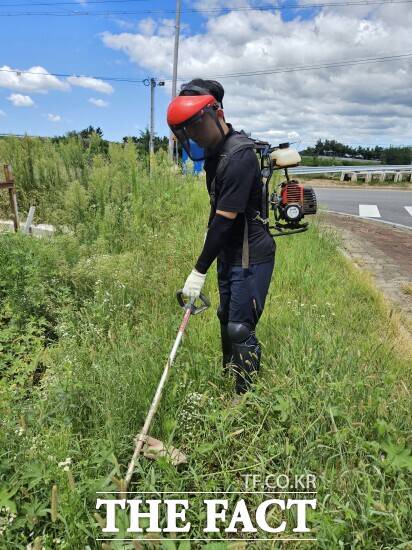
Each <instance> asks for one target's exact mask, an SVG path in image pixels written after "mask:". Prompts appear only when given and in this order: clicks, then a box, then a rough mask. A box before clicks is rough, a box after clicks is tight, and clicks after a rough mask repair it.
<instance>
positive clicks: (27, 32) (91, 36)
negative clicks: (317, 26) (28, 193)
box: [0, 0, 311, 139]
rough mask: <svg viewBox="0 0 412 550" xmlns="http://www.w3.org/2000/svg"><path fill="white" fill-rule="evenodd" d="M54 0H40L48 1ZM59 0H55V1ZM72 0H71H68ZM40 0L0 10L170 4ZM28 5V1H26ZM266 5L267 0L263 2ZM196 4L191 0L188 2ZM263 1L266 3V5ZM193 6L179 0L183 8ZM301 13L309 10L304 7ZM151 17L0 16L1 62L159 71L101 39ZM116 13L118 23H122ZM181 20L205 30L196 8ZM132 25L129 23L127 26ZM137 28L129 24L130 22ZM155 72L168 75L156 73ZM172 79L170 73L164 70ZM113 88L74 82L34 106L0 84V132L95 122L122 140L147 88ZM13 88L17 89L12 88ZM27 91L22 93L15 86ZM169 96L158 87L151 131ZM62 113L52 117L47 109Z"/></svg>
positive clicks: (112, 72) (121, 72)
mask: <svg viewBox="0 0 412 550" xmlns="http://www.w3.org/2000/svg"><path fill="white" fill-rule="evenodd" d="M52 1H53V0H44V2H52ZM60 1H62V0H56V2H60ZM73 1H74V0H73ZM38 2H39V0H32V1H31V2H30V1H28V2H26V1H25V0H15V2H14V3H15V4H18V3H27V4H28V6H27V7H26V6H21V7H18V8H17V7H14V8H12V7H6V6H4V7H2V6H1V5H2V4H10V3H11V2H10V1H9V0H0V14H7V13H18V12H27V11H30V12H34V11H53V12H56V11H65V10H77V11H82V10H84V11H94V12H98V11H106V10H110V11H144V10H157V9H164V10H173V9H174V8H175V1H174V0H158V1H155V2H150V1H145V0H138V1H135V2H133V1H131V2H128V3H124V4H123V3H119V4H116V3H111V4H100V5H99V4H87V3H86V2H83V4H82V5H80V4H79V5H77V6H76V5H73V6H69V5H64V6H59V7H54V6H41V7H40V6H35V4H36V3H38ZM29 4H31V5H32V6H31V7H30V6H29ZM265 4H266V3H265ZM192 5H193V4H192ZM266 5H267V4H266ZM185 7H190V2H186V3H185V2H184V3H183V8H185ZM292 15H293V14H292V13H291V12H285V13H284V14H283V16H284V18H285V19H289V18H290V17H292ZM165 16H166V17H167V18H173V14H171V13H165V14H150V17H153V18H154V19H159V18H161V17H165ZM303 16H304V17H308V16H311V12H309V11H305V12H304V14H303ZM147 17H149V14H147V13H141V14H139V15H123V14H122V15H118V16H110V17H88V16H82V17H51V16H48V17H43V16H24V17H23V16H22V17H4V16H3V17H1V21H2V23H3V24H2V32H1V33H0V52H2V55H1V57H0V66H5V65H6V66H9V67H11V68H13V69H14V68H16V69H20V70H28V69H29V68H31V67H34V66H42V67H44V68H45V69H46V70H47V71H49V72H52V73H68V74H76V75H97V76H115V77H124V76H125V77H130V78H138V79H140V78H142V79H144V78H147V77H149V76H158V75H157V74H155V73H150V71H148V70H146V69H145V68H142V67H139V65H138V64H136V63H134V62H131V61H130V60H129V58H128V57H127V56H126V55H124V54H123V53H122V52H119V51H114V50H112V49H110V48H108V47H107V46H105V45H104V44H103V42H102V39H101V34H102V33H103V32H112V33H119V32H122V31H124V30H125V29H126V30H127V31H128V32H130V29H128V28H127V26H126V23H125V22H129V23H130V24H131V25H134V26H135V24H136V23H137V22H138V21H139V20H142V19H146V18H147ZM119 20H121V21H122V22H123V23H120V24H119V22H118V21H119ZM182 23H186V24H188V25H189V26H190V31H188V30H186V32H189V33H196V32H202V29H203V28H204V17H203V16H201V15H199V14H197V13H193V12H187V13H182ZM131 28H132V27H131ZM133 28H134V27H133ZM159 76H161V77H162V76H165V74H164V73H163V74H160V75H159ZM166 77H169V78H170V74H168V75H166ZM112 86H113V88H114V92H113V93H112V94H110V95H106V94H101V93H96V92H94V91H93V90H88V89H82V88H73V89H72V90H71V91H67V92H61V91H53V90H52V91H49V92H48V93H47V94H40V93H30V94H29V95H30V97H31V99H32V100H33V102H34V104H35V105H34V106H33V107H16V106H14V105H13V104H12V103H11V102H10V101H9V100H8V99H7V98H8V97H10V95H11V94H12V93H16V90H10V89H7V88H0V110H1V111H2V112H3V113H4V115H3V116H1V117H0V133H16V134H24V133H25V132H27V133H29V134H32V135H56V134H61V133H64V132H66V131H68V130H72V129H77V130H79V129H82V128H85V127H87V126H88V125H89V124H91V125H92V126H100V127H101V128H102V129H103V131H104V135H105V137H107V138H108V139H121V138H122V137H123V136H125V135H137V134H138V132H139V130H144V128H145V126H146V125H148V123H149V112H150V111H149V105H150V103H149V97H150V88H148V87H145V86H144V85H142V84H130V83H112ZM17 92H18V90H17ZM20 93H22V94H25V95H26V94H27V92H24V91H22V92H20ZM90 98H94V99H102V100H103V101H105V102H108V103H109V106H108V107H107V108H99V107H96V106H95V105H93V104H90V103H89V99H90ZM169 100H170V92H169V91H168V90H167V89H162V88H157V89H156V119H155V126H156V132H157V133H158V134H160V135H166V133H167V126H166V124H165V120H164V114H165V111H166V109H167V104H168V102H169ZM49 114H51V115H57V116H60V117H61V120H60V121H57V122H53V121H51V120H49V119H48V115H49Z"/></svg>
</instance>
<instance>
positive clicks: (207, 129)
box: [186, 113, 222, 148]
mask: <svg viewBox="0 0 412 550" xmlns="http://www.w3.org/2000/svg"><path fill="white" fill-rule="evenodd" d="M186 133H187V135H188V137H189V138H190V139H192V140H193V141H195V142H196V143H197V144H198V145H199V146H200V147H203V148H210V147H213V146H214V145H216V144H217V143H219V141H220V139H221V138H222V135H221V133H220V130H219V128H218V126H217V124H216V122H215V120H214V119H213V118H212V116H211V115H209V114H208V113H205V114H204V115H203V116H202V117H201V118H200V119H199V120H197V121H196V122H194V123H192V124H190V125H189V126H188V127H187V128H186Z"/></svg>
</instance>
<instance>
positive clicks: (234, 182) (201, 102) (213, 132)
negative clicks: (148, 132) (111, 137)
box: [167, 79, 276, 394]
mask: <svg viewBox="0 0 412 550" xmlns="http://www.w3.org/2000/svg"><path fill="white" fill-rule="evenodd" d="M223 96H224V90H223V87H222V85H221V84H220V83H219V82H216V81H213V80H202V79H194V80H192V81H190V82H189V83H187V84H185V85H183V86H182V88H181V91H180V94H179V96H178V97H176V98H174V99H173V100H172V102H171V103H170V105H169V108H168V116H167V119H168V124H169V127H170V128H171V130H172V131H173V133H174V134H175V135H176V137H177V138H178V139H179V141H180V142H181V144H182V146H183V147H184V148H185V149H186V151H187V152H188V154H189V156H190V157H191V158H192V159H193V160H200V159H199V158H198V156H199V155H198V154H196V153H194V151H193V149H192V148H191V143H193V142H195V143H196V144H197V145H198V146H200V147H202V148H203V149H204V152H203V157H202V158H204V159H205V164H204V169H205V172H206V183H207V189H208V192H209V195H210V196H211V211H210V216H209V222H208V231H207V235H206V239H205V242H204V245H203V250H202V252H201V254H200V256H199V258H198V260H197V262H196V264H195V266H194V269H193V270H192V272H191V273H190V275H189V276H188V277H187V279H186V282H185V285H184V287H183V293H184V294H185V295H187V296H189V297H198V296H199V294H200V292H201V290H202V287H203V284H204V281H205V278H206V273H207V270H208V269H209V267H210V265H211V264H212V263H213V261H214V260H215V258H217V274H218V285H219V295H220V305H219V308H218V310H217V316H218V318H219V321H220V330H221V343H222V352H223V368H224V370H227V369H228V367H229V366H231V367H232V369H233V371H234V373H235V378H236V386H235V389H236V393H237V394H243V393H245V392H246V391H248V390H249V389H250V388H251V384H252V382H253V380H252V378H253V374H254V373H257V372H258V371H259V368H260V360H261V348H260V345H259V341H258V340H257V338H256V333H255V329H256V325H257V323H258V321H259V318H260V316H261V315H262V312H263V308H264V305H265V299H266V295H267V292H268V289H269V285H270V280H271V277H272V273H273V269H274V263H275V251H276V246H275V243H274V241H273V238H272V237H271V236H270V234H269V233H268V231H267V229H266V228H265V226H264V224H263V223H262V221H259V220H258V219H257V218H255V219H253V218H252V217H251V216H250V215H249V212H251V211H252V212H255V211H259V210H260V204H261V203H260V198H261V195H260V194H261V181H260V167H259V161H258V159H257V156H256V153H255V152H254V150H253V148H252V147H251V146H250V144H248V143H247V141H249V142H250V140H248V139H247V138H245V140H244V141H245V146H244V147H242V145H241V147H240V150H237V151H236V152H233V154H229V155H227V158H225V159H224V160H225V166H224V170H221V169H220V168H221V165H220V164H219V163H220V162H222V158H223V157H222V155H224V153H222V151H223V152H224V151H226V152H227V150H228V147H230V146H231V142H230V141H229V140H232V143H233V140H234V139H237V140H238V138H239V132H236V131H235V130H234V129H233V127H232V125H231V124H230V123H226V121H225V117H224V112H223V104H222V100H223ZM243 135H244V134H243ZM236 136H237V137H236ZM248 145H249V146H248ZM232 150H233V149H232ZM218 165H219V171H218ZM245 216H246V220H245ZM260 220H261V218H260ZM245 257H246V260H245Z"/></svg>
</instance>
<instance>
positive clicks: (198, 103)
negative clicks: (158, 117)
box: [167, 95, 225, 160]
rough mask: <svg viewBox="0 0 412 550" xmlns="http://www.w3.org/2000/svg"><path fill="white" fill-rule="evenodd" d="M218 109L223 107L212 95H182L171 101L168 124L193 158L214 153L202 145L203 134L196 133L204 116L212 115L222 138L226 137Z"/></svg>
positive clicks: (196, 158)
mask: <svg viewBox="0 0 412 550" xmlns="http://www.w3.org/2000/svg"><path fill="white" fill-rule="evenodd" d="M218 111H222V109H221V107H220V105H219V103H218V101H216V99H215V98H214V97H213V96H212V95H182V96H177V97H175V98H174V99H173V100H172V101H171V102H170V104H169V107H168V109H167V124H168V125H169V128H170V129H171V130H172V132H173V133H174V135H175V136H176V137H177V139H178V140H179V141H180V143H181V144H182V146H183V147H184V148H185V150H186V152H187V154H188V155H189V157H190V158H191V159H192V160H204V159H205V158H207V157H208V156H211V154H213V151H212V150H210V149H207V147H205V146H204V145H202V143H201V141H202V140H201V137H202V136H201V135H200V136H199V135H196V125H197V124H198V123H200V122H201V121H202V120H203V117H204V116H211V117H212V119H213V120H214V121H215V122H216V124H217V125H218V127H219V129H220V132H221V134H222V138H223V137H224V135H225V134H224V132H223V128H222V127H221V124H220V122H219V119H218V117H217V112H218ZM189 134H191V135H190V136H189ZM196 138H198V140H199V142H198V141H196ZM193 142H194V143H195V144H197V147H196V146H195V145H194V144H193ZM200 148H202V150H201V149H200ZM203 148H204V149H203Z"/></svg>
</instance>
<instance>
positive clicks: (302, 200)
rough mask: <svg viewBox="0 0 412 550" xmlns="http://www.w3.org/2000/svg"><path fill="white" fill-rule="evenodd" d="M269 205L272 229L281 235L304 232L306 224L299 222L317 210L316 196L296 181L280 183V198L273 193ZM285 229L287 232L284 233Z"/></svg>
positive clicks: (309, 188)
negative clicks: (271, 213)
mask: <svg viewBox="0 0 412 550" xmlns="http://www.w3.org/2000/svg"><path fill="white" fill-rule="evenodd" d="M270 205H271V209H272V210H273V213H274V216H275V226H274V227H275V228H276V229H277V230H278V231H282V233H281V234H290V233H297V232H299V231H305V229H306V228H307V226H308V224H307V223H299V222H300V221H301V220H302V218H303V217H304V216H305V215H308V214H316V210H317V202H316V195H315V192H314V191H313V189H312V187H305V186H303V185H301V184H300V183H299V182H298V181H296V180H289V181H284V182H282V183H281V185H280V196H278V195H277V194H276V191H273V193H272V194H271V196H270ZM281 222H282V223H281ZM285 229H286V230H289V231H287V233H286V232H285V231H284V230H285ZM278 236H279V234H278Z"/></svg>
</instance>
